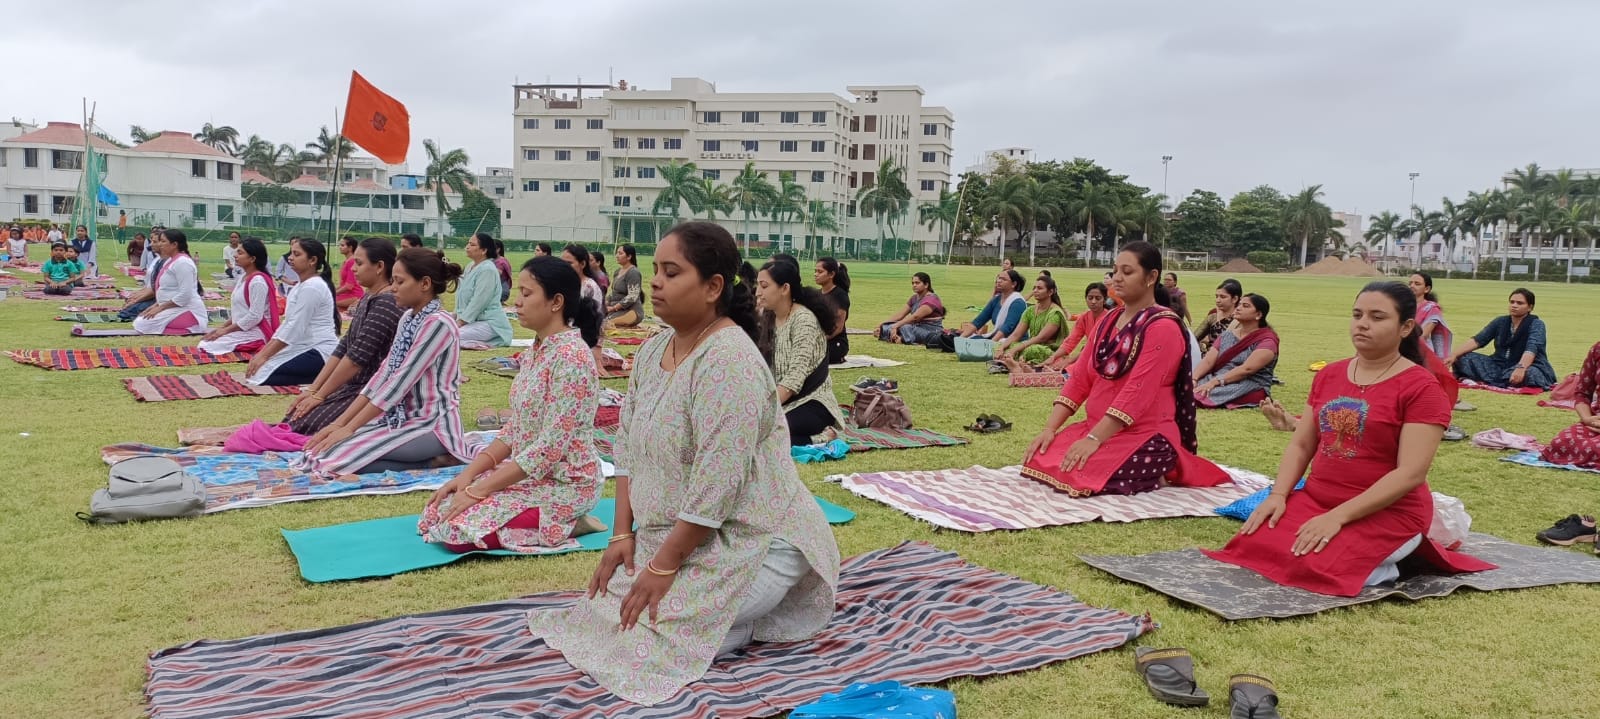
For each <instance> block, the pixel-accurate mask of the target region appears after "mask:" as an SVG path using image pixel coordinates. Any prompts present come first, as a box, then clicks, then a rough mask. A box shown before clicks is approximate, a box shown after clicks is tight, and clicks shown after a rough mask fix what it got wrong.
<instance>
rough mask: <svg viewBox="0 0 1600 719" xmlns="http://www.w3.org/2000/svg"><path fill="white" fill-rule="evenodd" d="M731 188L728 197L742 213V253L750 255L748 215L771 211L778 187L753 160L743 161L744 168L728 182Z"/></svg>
mask: <svg viewBox="0 0 1600 719" xmlns="http://www.w3.org/2000/svg"><path fill="white" fill-rule="evenodd" d="M728 187H729V188H730V189H731V190H732V192H731V193H730V196H729V199H731V200H732V201H733V206H734V207H735V208H737V209H738V210H739V211H740V212H743V213H744V248H743V254H744V255H745V256H746V257H748V256H749V255H750V217H751V216H752V215H765V214H767V213H769V212H771V211H772V207H773V206H774V205H776V204H778V188H777V187H776V186H774V185H773V184H772V181H771V180H768V179H767V176H766V174H765V173H762V172H757V171H756V163H755V162H746V163H744V169H743V170H740V171H739V174H738V176H736V177H734V178H733V182H730V183H728Z"/></svg>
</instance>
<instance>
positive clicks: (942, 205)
mask: <svg viewBox="0 0 1600 719" xmlns="http://www.w3.org/2000/svg"><path fill="white" fill-rule="evenodd" d="M960 211H961V196H960V195H958V194H956V193H954V192H951V191H950V189H949V188H945V189H943V190H940V191H939V199H937V200H933V201H930V202H924V203H922V204H921V205H918V206H917V220H918V222H919V224H921V225H923V226H925V227H927V228H928V230H929V231H930V232H937V233H938V235H939V240H940V241H941V242H946V241H948V240H946V237H945V235H946V232H947V231H949V230H951V229H953V228H954V227H955V225H956V217H957V215H958V213H960ZM950 240H954V238H953V237H952V238H950ZM944 254H945V255H947V256H948V255H949V254H950V245H948V244H946V245H945V248H944Z"/></svg>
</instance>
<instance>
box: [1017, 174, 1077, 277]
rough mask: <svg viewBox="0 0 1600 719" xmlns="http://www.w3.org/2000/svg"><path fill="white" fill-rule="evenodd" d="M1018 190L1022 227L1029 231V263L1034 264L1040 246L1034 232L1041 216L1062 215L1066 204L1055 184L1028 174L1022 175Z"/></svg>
mask: <svg viewBox="0 0 1600 719" xmlns="http://www.w3.org/2000/svg"><path fill="white" fill-rule="evenodd" d="M1016 191H1017V192H1018V199H1019V200H1021V202H1022V209H1023V215H1022V227H1023V229H1024V231H1026V232H1027V233H1028V264H1030V265H1032V264H1034V263H1035V256H1036V255H1037V250H1038V247H1039V242H1038V239H1037V238H1036V237H1035V236H1034V234H1033V233H1034V231H1035V230H1037V229H1038V227H1039V218H1040V217H1056V216H1058V215H1060V214H1061V213H1062V205H1063V204H1065V203H1064V197H1063V193H1062V192H1060V191H1059V189H1058V188H1057V187H1056V186H1055V185H1053V184H1051V183H1043V182H1040V181H1039V180H1038V179H1036V178H1033V177H1030V176H1027V175H1023V176H1022V183H1021V184H1020V185H1018V186H1017V190H1016ZM1018 239H1021V238H1020V237H1019V238H1018Z"/></svg>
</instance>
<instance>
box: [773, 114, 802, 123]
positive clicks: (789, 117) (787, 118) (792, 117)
mask: <svg viewBox="0 0 1600 719" xmlns="http://www.w3.org/2000/svg"><path fill="white" fill-rule="evenodd" d="M799 121H800V113H798V112H780V113H778V122H799Z"/></svg>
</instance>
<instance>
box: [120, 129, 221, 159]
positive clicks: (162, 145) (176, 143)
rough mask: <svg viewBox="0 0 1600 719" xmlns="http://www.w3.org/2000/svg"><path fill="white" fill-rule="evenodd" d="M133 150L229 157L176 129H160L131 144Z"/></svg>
mask: <svg viewBox="0 0 1600 719" xmlns="http://www.w3.org/2000/svg"><path fill="white" fill-rule="evenodd" d="M133 151H134V152H170V153H173V154H177V155H205V156H207V157H230V155H229V154H228V153H226V152H223V151H221V150H218V149H216V148H214V147H212V146H210V145H207V144H205V143H203V142H201V141H199V140H196V139H194V136H193V135H190V134H189V133H187V132H179V131H177V130H162V131H161V134H159V135H156V136H155V137H152V138H150V139H149V140H148V141H146V142H142V143H139V144H138V145H134V146H133Z"/></svg>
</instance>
